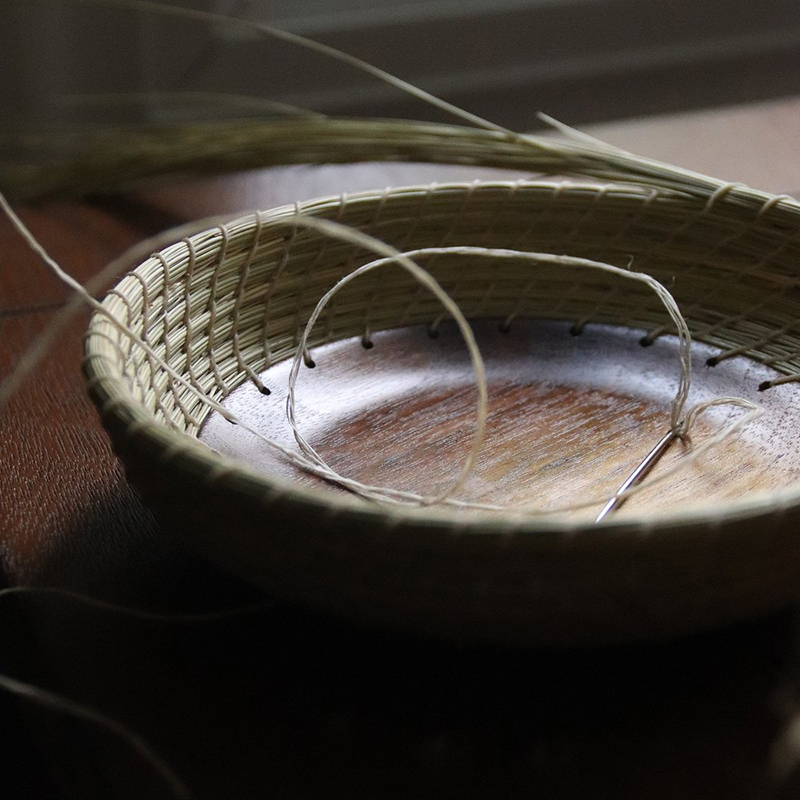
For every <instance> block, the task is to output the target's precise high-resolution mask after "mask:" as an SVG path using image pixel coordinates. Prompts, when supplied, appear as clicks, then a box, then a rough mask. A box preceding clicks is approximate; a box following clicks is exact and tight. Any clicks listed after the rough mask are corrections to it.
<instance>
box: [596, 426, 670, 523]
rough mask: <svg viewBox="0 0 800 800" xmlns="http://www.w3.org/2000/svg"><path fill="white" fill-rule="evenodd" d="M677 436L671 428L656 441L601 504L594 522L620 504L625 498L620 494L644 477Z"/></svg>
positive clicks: (599, 520) (601, 518)
mask: <svg viewBox="0 0 800 800" xmlns="http://www.w3.org/2000/svg"><path fill="white" fill-rule="evenodd" d="M677 438H678V434H677V433H676V432H675V431H674V430H671V431H669V433H667V434H666V435H665V436H664V437H663V438H662V439H661V440H660V441H659V442H658V444H656V446H655V447H654V448H653V449H652V450H651V451H650V452H649V453H648V454H647V455H646V456H645V457H644V459H643V460H642V462H641V464H639V466H638V467H636V469H635V470H634V471H633V472H631V474H630V475H628V477H627V478H626V479H625V483H623V484H622V486H620V487H619V489H617V491H616V493H615V494H614V496H613V497H612V498H611V499H610V500H609V501H608V502H607V503H606V504H605V505H604V506H603V510H602V511H601V512H600V513H599V514H598V515H597V519H596V520H595V522H601V521H602V520H603V519H604V518H605V517H606V515H607V514H609V513H610V512H611V511H614V510H615V509H617V508H620V506H622V504H623V503H624V502H625V500H627V498H626V497H620V495H621V494H623V493H624V492H626V491H627V490H628V489H630V488H631V486H634V485H636V484H637V483H638V482H639V481H640V480H641V479H642V478H644V477H645V476H646V475H647V473H648V472H650V470H651V469H652V468H653V467H654V466H655V464H656V462H657V461H658V460H659V459H660V458H661V456H663V455H664V453H665V452H666V451H667V448H668V447H669V446H670V445H671V444H672V442H673V440H675V439H677Z"/></svg>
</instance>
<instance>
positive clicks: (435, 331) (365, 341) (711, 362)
mask: <svg viewBox="0 0 800 800" xmlns="http://www.w3.org/2000/svg"><path fill="white" fill-rule="evenodd" d="M440 322H441V318H437V319H435V320H434V321H433V322H431V324H430V325H428V330H427V333H428V337H429V338H430V339H438V338H439V324H440ZM585 327H586V326H585V324H581V325H579V324H577V323H576V324H573V325H571V326H570V328H569V333H570V335H571V336H581V335H582V334H583V332H584V329H585ZM499 330H500V333H503V334H508V333H511V323H510V322H503V323H501V324H500V328H499ZM656 338H657V337H650V336H643V337H642V338H641V339H639V344H640V345H641V346H642V347H650V346H651V345H653V344H654V343H655V339H656ZM361 346H362V347H363V348H364V349H365V350H372V348H373V347H374V346H375V343H374V342H373V341H372V338H371V336H370V334H369V332H368V331H367V332H365V333H364V334H363V335H362V337H361ZM303 363H304V364H305V365H306V367H308V369H314V368H315V367H316V366H317V364H316V362H315V361H314V359H313V358H311V355H310V354H309V353H304V354H303ZM717 364H719V359H718V358H717V357H716V356H712V357H711V358H709V359H708V360H707V361H706V365H707V366H709V367H716V366H717ZM772 386H773V384H772V382H771V381H763V382H762V383H761V384H759V386H758V391H759V392H764V391H766V390H767V389H771V388H772ZM259 391H260V392H261V393H262V394H264V395H269V394H271V392H270V390H269V389H268V388H267V387H266V386H263V385H262V386H261V387H259ZM228 421H229V422H233V420H228Z"/></svg>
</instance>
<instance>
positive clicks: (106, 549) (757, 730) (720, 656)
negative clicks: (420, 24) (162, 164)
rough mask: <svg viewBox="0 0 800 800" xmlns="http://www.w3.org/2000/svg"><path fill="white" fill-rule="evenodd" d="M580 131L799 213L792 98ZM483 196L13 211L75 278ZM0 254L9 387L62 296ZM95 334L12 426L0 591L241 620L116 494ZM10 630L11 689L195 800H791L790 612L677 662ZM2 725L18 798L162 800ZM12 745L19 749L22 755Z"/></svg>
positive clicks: (364, 170) (276, 626) (174, 195)
mask: <svg viewBox="0 0 800 800" xmlns="http://www.w3.org/2000/svg"><path fill="white" fill-rule="evenodd" d="M592 132H593V133H596V134H597V135H600V136H602V137H603V138H605V139H607V140H608V141H611V142H612V143H614V144H618V145H621V146H624V147H626V148H628V149H630V150H633V151H636V152H639V153H641V154H644V155H651V156H654V157H657V158H664V159H667V160H671V161H674V162H677V163H680V164H681V165H683V166H687V167H690V168H694V169H698V170H701V171H706V172H709V173H711V174H715V175H717V176H719V177H723V178H726V179H729V180H741V181H743V182H746V183H749V184H751V185H753V186H755V187H757V188H762V189H766V190H769V191H775V192H787V193H795V194H796V196H800V191H798V190H800V159H798V157H797V152H798V144H800V99H798V98H790V99H787V100H780V101H772V102H769V103H763V104H758V105H753V106H747V107H738V108H729V109H716V110H710V111H704V112H695V113H692V114H686V115H684V116H672V117H670V118H665V119H651V120H642V121H637V122H624V123H616V124H613V125H606V126H602V127H598V128H597V129H595V130H594V131H592ZM486 174H491V175H497V174H498V173H497V172H492V173H487V172H485V171H484V172H481V171H478V170H475V169H471V168H467V167H463V168H460V167H458V168H456V167H448V168H439V167H435V166H422V167H421V166H414V165H359V166H336V167H292V168H282V169H274V170H271V171H269V172H255V173H250V174H247V175H240V176H231V177H226V178H218V179H210V180H204V181H194V182H188V183H187V182H185V183H182V184H171V185H168V186H165V187H162V188H159V189H151V190H148V191H146V192H140V193H136V194H128V195H125V196H121V197H115V198H107V199H103V200H92V201H58V202H56V201H52V202H46V203H41V204H37V205H29V206H25V207H22V208H20V209H19V211H20V213H21V214H22V216H23V217H24V219H25V221H26V223H27V224H28V225H29V226H30V228H31V230H32V231H33V232H34V234H35V235H36V236H37V237H38V238H39V239H40V241H41V242H42V243H43V244H44V245H45V246H46V248H47V249H48V250H49V251H50V252H51V254H52V255H53V256H54V257H55V258H56V259H57V260H58V261H59V262H60V263H61V264H62V265H64V267H66V268H67V269H68V270H69V271H70V272H71V273H72V274H73V275H75V277H77V278H79V279H80V280H82V281H85V280H86V279H87V278H89V277H90V276H91V275H92V274H93V273H95V272H96V271H97V270H99V269H100V268H101V267H103V266H104V265H105V264H106V263H107V262H108V261H110V260H111V259H112V258H113V257H114V256H116V255H118V254H119V253H120V252H121V251H122V250H124V249H125V248H126V247H128V246H130V245H133V244H134V243H136V242H137V241H139V240H141V239H143V238H145V237H147V236H149V235H151V234H154V233H155V232H157V231H160V230H163V229H164V228H167V227H170V226H173V225H176V224H179V223H182V222H184V221H189V220H192V219H196V218H199V217H202V216H207V215H211V214H218V213H228V212H235V211H239V210H246V209H250V208H254V207H269V206H273V205H276V204H280V203H283V202H288V201H292V200H297V199H304V198H309V197H314V196H319V195H323V194H329V193H338V192H340V191H342V190H345V191H354V190H356V189H360V188H375V187H381V188H382V187H383V186H385V185H390V184H392V185H400V184H405V183H415V182H420V181H426V180H437V181H442V180H448V179H462V178H463V179H468V180H472V179H474V178H476V177H482V176H483V175H486ZM0 243H1V244H2V254H3V255H2V261H0V375H5V374H7V373H8V371H9V370H10V369H11V368H12V366H13V365H14V363H15V362H16V360H17V359H18V358H19V357H20V354H21V353H22V352H23V350H24V349H25V347H26V346H27V345H28V344H29V343H30V342H31V341H32V340H33V338H34V337H35V336H36V334H37V333H38V332H39V331H40V330H41V329H42V328H43V327H44V326H45V325H47V323H48V321H49V320H50V319H51V318H52V315H53V313H54V311H55V310H56V309H58V308H59V307H60V306H61V304H63V302H64V300H65V297H66V296H67V294H66V291H65V290H64V289H63V287H61V286H60V285H59V284H58V283H57V281H56V280H55V279H53V278H52V277H51V276H50V275H49V274H48V273H47V271H46V270H45V268H44V267H43V266H42V265H41V264H40V263H38V261H37V259H36V258H35V257H34V256H33V255H32V254H31V253H30V252H29V251H28V249H27V248H26V246H25V245H24V244H23V243H22V242H21V240H20V239H19V238H18V237H17V236H16V235H15V233H14V232H13V231H12V230H11V227H10V225H9V224H8V223H7V222H6V221H5V220H0ZM86 321H87V315H86V314H84V315H82V316H81V317H80V318H79V319H77V320H76V321H75V322H74V324H72V325H71V326H70V328H69V329H68V331H67V332H66V333H65V334H64V335H62V336H61V337H60V338H59V340H58V342H57V344H56V346H55V347H54V348H53V350H52V351H51V353H50V354H49V356H48V357H47V359H46V361H45V363H44V365H43V366H42V368H41V369H40V370H39V371H38V373H37V374H36V377H35V378H33V379H31V380H29V381H28V382H27V383H26V384H25V385H24V387H23V389H22V390H21V391H20V392H19V393H18V394H17V396H16V397H15V398H14V400H13V401H12V403H11V405H10V407H8V408H7V409H6V410H5V411H4V412H3V414H2V415H0V447H2V451H1V452H2V468H1V469H0V558H2V569H3V572H4V574H5V578H6V581H7V583H8V584H11V585H14V584H37V585H46V586H57V587H62V588H68V589H72V590H75V591H78V592H82V593H86V594H89V595H92V596H94V597H99V598H105V599H108V600H114V601H119V602H123V603H126V604H129V605H138V606H140V607H148V608H155V609H162V610H175V609H195V610H199V609H204V608H205V609H209V608H218V607H221V606H224V605H231V604H235V603H239V602H241V601H244V600H249V599H252V597H253V593H252V592H251V591H250V590H249V589H247V588H246V587H243V586H241V585H239V584H238V583H237V582H235V581H233V580H231V579H228V578H226V577H224V576H222V575H221V574H219V573H218V572H217V571H216V570H215V569H213V568H212V567H210V566H207V565H205V564H202V563H199V562H198V561H197V560H196V559H195V558H193V557H191V556H189V555H188V554H187V553H185V552H184V551H183V550H182V549H181V548H180V547H179V546H178V545H176V544H175V542H174V532H171V531H169V530H166V529H165V528H163V527H161V526H159V524H158V523H157V522H156V521H155V520H154V519H153V517H152V516H151V514H150V513H149V511H148V510H147V509H146V508H145V507H143V505H142V504H141V503H140V501H139V499H138V497H137V494H136V492H135V491H134V490H133V489H132V488H131V487H130V486H129V485H128V484H127V482H126V480H125V477H124V474H123V471H122V469H121V467H120V465H119V463H118V461H117V460H116V459H115V457H114V455H113V453H112V452H111V450H110V447H109V444H108V441H107V439H106V437H105V435H104V433H103V430H102V428H101V426H100V425H99V423H98V421H97V417H96V415H95V412H94V410H93V409H92V407H91V405H90V404H89V402H88V400H87V399H86V395H85V391H84V387H83V383H82V379H81V376H80V372H79V366H80V360H81V336H82V333H83V331H84V329H85V327H86ZM0 619H2V624H3V628H2V631H3V634H4V635H3V637H2V639H0V642H2V645H3V646H2V648H0V650H2V653H3V664H2V666H3V668H4V669H5V670H6V671H7V672H9V673H12V674H13V675H15V676H16V677H18V678H20V679H24V680H30V681H31V682H34V683H36V684H37V685H40V686H43V687H46V688H50V689H52V690H54V691H57V692H60V693H62V694H64V695H65V696H68V697H71V698H74V699H76V700H78V701H80V702H83V703H86V704H87V705H89V706H91V707H93V708H96V709H98V710H101V711H103V712H104V713H106V714H109V715H110V716H113V717H114V718H116V719H119V720H120V721H123V722H124V723H125V724H127V725H129V726H130V727H131V728H133V729H134V730H136V731H137V732H138V733H140V734H142V735H143V736H144V737H145V738H146V739H147V740H148V741H149V742H150V743H151V744H152V745H153V746H154V748H155V749H156V750H157V751H158V752H159V753H160V754H161V755H162V756H163V757H164V758H165V759H166V760H167V761H168V762H169V763H171V764H172V765H173V766H174V768H175V769H176V771H177V772H178V773H179V774H181V775H182V776H183V777H184V778H185V780H186V782H187V784H188V785H189V787H190V789H191V792H192V795H193V796H194V797H197V798H208V799H209V800H210V799H211V798H237V799H238V798H251V797H252V798H256V797H276V798H284V797H285V798H306V797H309V798H310V797H315V798H316V797H321V796H327V795H328V794H332V793H334V792H336V793H337V794H341V795H343V796H348V797H377V796H385V797H391V798H395V797H396V798H401V797H402V798H406V797H409V798H410V797H415V798H417V797H437V798H439V797H450V796H453V797H455V796H459V797H493V798H496V797H519V796H521V795H522V794H523V793H525V794H533V795H535V796H538V797H548V798H549V797H582V798H589V797H591V798H604V797H609V798H611V797H614V798H643V797H646V798H656V799H657V800H661V799H662V798H663V799H664V800H666V798H681V799H682V800H685V799H686V798H703V799H704V800H708V799H710V798H720V799H722V798H725V800H735V799H736V798H761V797H771V796H780V797H791V796H795V793H796V792H797V791H800V782H798V781H796V780H795V779H794V778H792V777H791V775H790V776H789V777H788V778H786V777H784V778H783V779H776V770H775V763H776V758H777V756H778V754H780V753H781V752H783V750H782V748H783V747H784V746H785V745H786V743H787V741H789V740H790V739H791V735H792V732H793V731H794V729H793V728H792V721H793V714H794V712H795V710H796V709H797V708H799V707H800V687H799V686H798V683H797V681H798V679H799V678H800V655H799V654H798V652H797V634H798V631H799V630H800V628H798V620H797V618H796V612H795V610H793V609H789V610H787V611H786V612H784V613H782V614H781V615H779V616H776V617H772V618H770V619H766V620H761V621H758V622H754V623H748V624H747V625H742V626H738V627H735V628H732V629H727V630H723V631H716V632H713V633H709V634H704V635H697V636H693V637H689V638H686V639H682V640H680V641H676V642H670V643H664V644H657V645H656V644H653V645H639V646H625V647H609V648H593V649H581V650H572V651H538V650H537V651H528V650H526V651H499V650H495V649H489V648H475V647H454V646H450V645H444V644H440V643H435V642H428V641H420V640H414V639H410V638H406V637H401V636H397V635H393V634H389V633H386V632H381V631H372V630H361V629H356V628H353V627H351V626H348V625H346V624H344V623H341V622H338V621H335V620H330V619H327V618H324V617H320V616H316V615H313V614H310V613H307V612H304V611H302V610H299V609H292V608H285V607H277V606H276V607H274V608H271V609H269V610H264V611H259V612H253V613H248V614H245V615H243V616H241V617H239V618H236V619H229V620H223V621H216V622H214V621H209V622H202V623H201V622H198V623H194V624H191V625H190V624H186V623H174V622H160V623H154V622H142V621H136V620H130V619H124V618H120V617H119V616H117V615H113V614H109V613H104V612H100V611H96V610H91V609H87V608H85V607H82V606H80V605H78V604H75V603H73V602H70V601H67V600H64V599H53V598H47V597H38V598H34V597H19V596H17V597H15V598H13V600H11V599H10V598H0ZM0 709H3V710H7V711H8V713H12V707H11V706H8V707H6V706H5V705H4V706H0ZM20 720H21V721H20ZM16 722H17V723H18V724H19V725H20V727H21V729H23V730H22V732H23V733H24V735H25V741H26V745H25V746H24V748H23V747H22V746H20V745H19V744H16V745H14V746H15V748H16V750H15V752H16V753H17V756H16V759H17V760H16V762H15V763H16V765H17V766H16V770H15V774H16V777H15V778H7V780H11V781H12V783H13V781H14V780H17V782H18V788H17V793H16V794H15V795H14V796H17V797H25V796H30V797H48V796H53V797H81V798H84V797H85V798H93V797H104V798H107V797H121V798H143V797H147V798H157V797H162V796H163V797H169V796H171V795H170V794H169V792H168V791H167V790H166V789H165V787H164V786H163V784H162V782H160V780H159V778H158V777H157V776H155V775H154V774H153V773H152V771H151V770H150V769H149V767H148V766H147V765H145V764H144V763H143V762H142V761H141V759H140V758H138V757H137V756H136V754H135V753H133V752H132V751H131V750H130V748H128V747H126V746H125V745H122V744H119V743H118V742H115V741H114V740H113V738H112V737H109V736H108V735H107V734H106V735H101V734H98V733H97V731H96V730H94V729H93V728H92V726H90V725H88V724H85V723H77V722H67V721H64V720H62V719H57V718H56V717H54V716H53V715H50V714H48V713H46V712H36V713H32V712H30V710H29V709H28V708H27V707H26V708H25V709H23V713H22V715H21V717H19V718H17V719H16ZM0 727H3V728H5V730H4V733H3V736H6V737H8V738H9V741H8V742H7V744H8V747H11V746H12V745H13V744H14V741H16V733H15V734H14V736H13V737H12V735H11V733H10V730H11V729H10V728H9V727H8V726H7V725H6V726H0ZM14 730H15V731H16V729H14ZM12 739H13V740H14V741H12ZM3 744H4V743H3V740H2V739H0V746H2V745H3ZM799 747H800V746H799ZM5 752H11V751H10V750H5ZM781 763H783V762H781ZM34 773H36V774H34ZM8 775H11V772H9V773H8ZM0 786H2V778H0ZM9 796H10V795H9Z"/></svg>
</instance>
